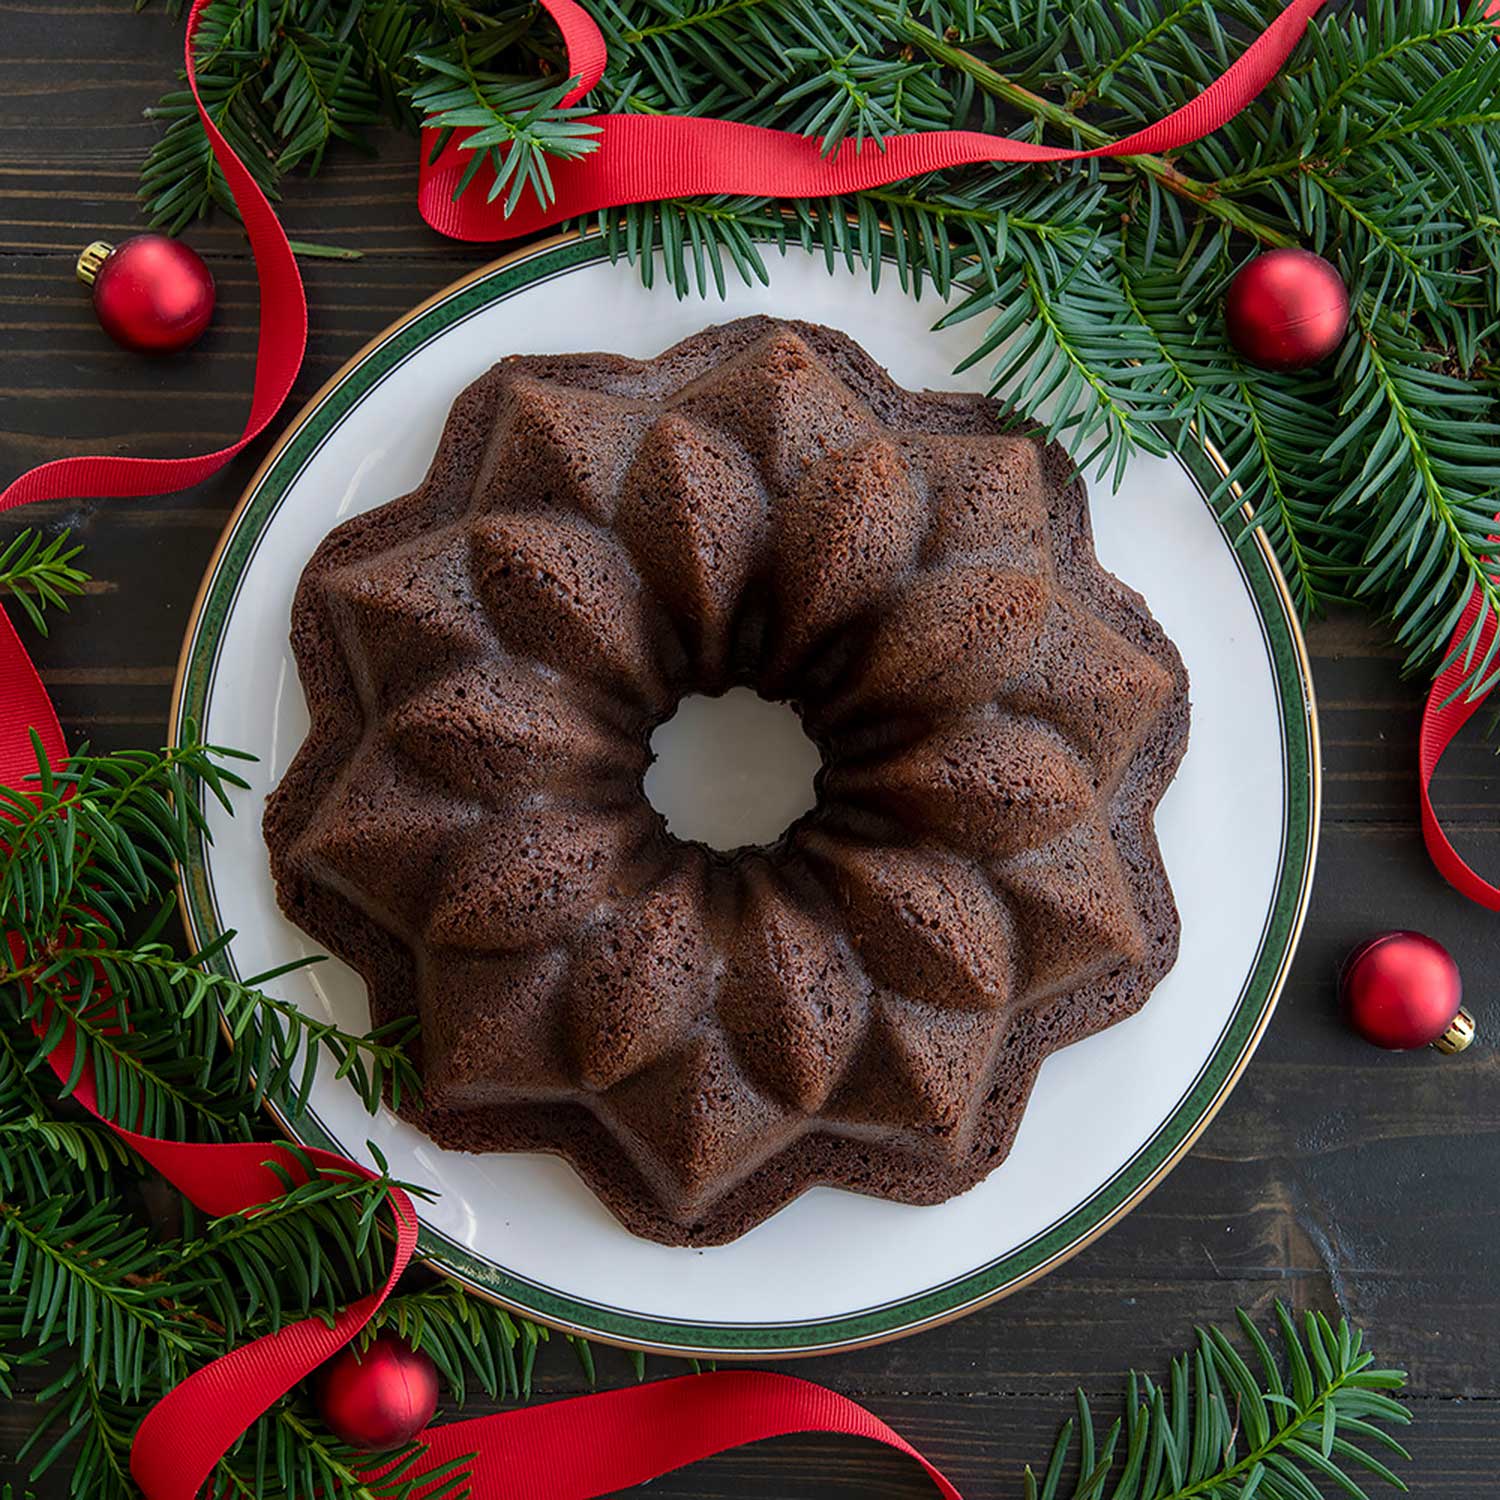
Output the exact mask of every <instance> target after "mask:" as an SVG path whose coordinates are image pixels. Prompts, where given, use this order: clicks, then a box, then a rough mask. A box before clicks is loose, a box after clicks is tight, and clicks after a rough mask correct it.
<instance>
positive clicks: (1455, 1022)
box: [1432, 1008, 1475, 1057]
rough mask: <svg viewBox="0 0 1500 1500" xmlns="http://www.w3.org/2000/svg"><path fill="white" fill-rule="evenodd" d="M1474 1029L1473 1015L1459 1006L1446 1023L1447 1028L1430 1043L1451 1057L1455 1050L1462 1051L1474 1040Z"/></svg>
mask: <svg viewBox="0 0 1500 1500" xmlns="http://www.w3.org/2000/svg"><path fill="white" fill-rule="evenodd" d="M1474 1030H1475V1027H1474V1017H1473V1016H1471V1015H1470V1014H1469V1013H1468V1011H1466V1010H1464V1009H1462V1008H1460V1010H1459V1012H1458V1014H1457V1015H1456V1016H1454V1018H1453V1019H1452V1020H1451V1021H1450V1022H1449V1023H1448V1029H1447V1030H1446V1031H1445V1032H1444V1033H1443V1034H1442V1036H1440V1037H1439V1038H1438V1039H1437V1040H1436V1041H1435V1042H1434V1043H1433V1044H1432V1045H1433V1046H1434V1047H1436V1048H1437V1050H1438V1051H1439V1052H1446V1053H1447V1054H1448V1055H1449V1056H1450V1057H1451V1056H1452V1055H1453V1053H1455V1052H1462V1051H1463V1050H1464V1048H1465V1047H1467V1046H1468V1045H1469V1043H1470V1042H1472V1041H1473V1040H1474Z"/></svg>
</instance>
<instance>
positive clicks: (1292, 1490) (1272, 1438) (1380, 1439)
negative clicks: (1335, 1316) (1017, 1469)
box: [1025, 1302, 1411, 1500]
mask: <svg viewBox="0 0 1500 1500" xmlns="http://www.w3.org/2000/svg"><path fill="white" fill-rule="evenodd" d="M1239 1322H1240V1329H1241V1331H1242V1332H1243V1334H1244V1336H1245V1339H1246V1341H1247V1343H1248V1344H1249V1346H1250V1349H1251V1358H1252V1359H1253V1360H1254V1361H1255V1364H1256V1366H1257V1367H1258V1371H1259V1373H1256V1372H1255V1371H1254V1370H1252V1368H1251V1366H1250V1364H1249V1363H1247V1361H1246V1360H1245V1357H1244V1356H1243V1355H1242V1354H1241V1353H1240V1352H1239V1350H1238V1349H1236V1348H1235V1346H1234V1344H1233V1343H1232V1342H1231V1341H1230V1339H1229V1338H1228V1336H1227V1335H1226V1334H1224V1333H1223V1332H1222V1331H1221V1330H1220V1329H1217V1328H1200V1329H1199V1330H1198V1344H1197V1347H1196V1348H1195V1349H1193V1350H1192V1351H1191V1352H1190V1353H1188V1354H1185V1355H1183V1356H1182V1357H1181V1358H1179V1359H1175V1360H1173V1361H1172V1366H1171V1373H1170V1375H1169V1378H1168V1379H1167V1381H1166V1382H1165V1383H1164V1384H1161V1385H1158V1384H1157V1383H1156V1382H1155V1381H1153V1380H1151V1379H1150V1377H1137V1376H1136V1375H1134V1374H1132V1375H1131V1377H1130V1384H1129V1388H1128V1391H1127V1395H1126V1400H1125V1414H1124V1415H1123V1416H1122V1417H1118V1418H1116V1419H1115V1421H1114V1422H1113V1423H1112V1424H1111V1426H1110V1428H1109V1430H1108V1431H1107V1432H1106V1433H1105V1435H1104V1437H1103V1439H1102V1441H1101V1440H1100V1438H1099V1436H1098V1433H1097V1430H1096V1428H1095V1425H1094V1418H1093V1413H1092V1412H1091V1410H1090V1408H1089V1401H1088V1398H1087V1396H1085V1395H1084V1393H1083V1392H1082V1391H1079V1393H1078V1415H1077V1418H1076V1419H1070V1420H1069V1421H1067V1422H1066V1423H1064V1424H1063V1427H1062V1430H1061V1431H1060V1432H1059V1433H1058V1437H1057V1442H1056V1444H1055V1446H1054V1447H1053V1450H1052V1457H1051V1460H1050V1461H1049V1463H1048V1464H1047V1467H1046V1470H1045V1471H1044V1472H1043V1475H1042V1478H1041V1480H1040V1481H1038V1479H1037V1477H1036V1475H1035V1474H1034V1473H1033V1472H1032V1470H1031V1468H1030V1466H1029V1465H1028V1466H1027V1469H1026V1475H1025V1500H1063V1497H1064V1496H1065V1495H1066V1496H1070V1497H1071V1500H1252V1497H1254V1496H1257V1495H1258V1496H1260V1497H1261V1500H1316V1497H1317V1496H1318V1495H1319V1493H1320V1491H1319V1489H1318V1485H1317V1483H1316V1481H1326V1482H1328V1483H1331V1484H1333V1485H1334V1486H1336V1487H1337V1488H1338V1490H1339V1491H1340V1492H1341V1493H1343V1494H1346V1495H1349V1496H1352V1497H1353V1500H1366V1495H1365V1490H1364V1487H1363V1485H1362V1484H1361V1483H1360V1481H1359V1479H1356V1478H1355V1475H1356V1473H1358V1474H1360V1477H1361V1478H1363V1476H1364V1475H1374V1476H1375V1477H1376V1478H1377V1479H1379V1480H1381V1481H1383V1482H1384V1483H1386V1484H1390V1485H1394V1486H1395V1487H1396V1488H1397V1489H1401V1490H1404V1489H1405V1488H1406V1485H1405V1484H1404V1483H1402V1481H1401V1480H1400V1478H1399V1477H1398V1476H1397V1475H1396V1474H1395V1473H1394V1472H1392V1470H1391V1469H1390V1467H1389V1466H1388V1465H1387V1464H1386V1463H1385V1462H1384V1461H1383V1460H1382V1459H1380V1458H1378V1457H1376V1456H1375V1454H1374V1453H1373V1452H1371V1451H1370V1450H1371V1448H1379V1449H1381V1450H1383V1451H1385V1452H1386V1453H1388V1454H1393V1455H1395V1456H1396V1457H1398V1458H1403V1459H1404V1458H1409V1457H1410V1455H1409V1454H1408V1453H1407V1451H1406V1450H1405V1449H1404V1448H1403V1447H1402V1446H1401V1444H1400V1443H1399V1442H1397V1441H1396V1439H1395V1438H1393V1437H1392V1436H1391V1435H1390V1433H1388V1432H1386V1431H1385V1430H1384V1429H1383V1428H1381V1427H1378V1426H1376V1425H1375V1424H1376V1421H1383V1422H1387V1423H1394V1424H1396V1425H1400V1426H1404V1425H1405V1424H1406V1423H1408V1422H1409V1421H1410V1420H1411V1414H1410V1412H1408V1411H1407V1410H1406V1408H1405V1407H1404V1406H1402V1405H1401V1404H1400V1403H1399V1402H1398V1401H1396V1400H1395V1399H1394V1398H1393V1397H1392V1396H1391V1395H1389V1394H1388V1393H1389V1392H1391V1391H1395V1390H1399V1389H1400V1388H1401V1387H1402V1386H1403V1385H1404V1384H1405V1380H1406V1377H1405V1375H1404V1374H1403V1372H1402V1371H1400V1370H1383V1369H1378V1368H1376V1366H1375V1359H1374V1356H1373V1355H1371V1354H1370V1353H1369V1352H1368V1351H1367V1350H1366V1349H1365V1347H1364V1339H1363V1336H1362V1335H1361V1334H1360V1332H1359V1330H1358V1329H1357V1328H1352V1327H1351V1326H1350V1325H1349V1323H1348V1321H1347V1320H1346V1319H1342V1318H1341V1319H1340V1320H1339V1323H1338V1326H1337V1327H1334V1325H1333V1324H1331V1323H1330V1322H1329V1321H1328V1319H1327V1318H1325V1317H1324V1316H1323V1315H1322V1314H1321V1313H1311V1312H1310V1313H1308V1314H1307V1315H1306V1316H1305V1318H1304V1320H1303V1330H1302V1332H1299V1331H1298V1328H1297V1325H1296V1323H1295V1322H1294V1321H1293V1319H1292V1316H1291V1314H1290V1313H1289V1312H1288V1311H1287V1310H1286V1308H1285V1307H1283V1306H1282V1304H1281V1303H1280V1302H1278V1303H1277V1304H1276V1323H1277V1330H1278V1331H1279V1333H1280V1340H1279V1342H1280V1344H1281V1348H1282V1356H1281V1358H1280V1359H1278V1358H1277V1356H1276V1355H1274V1354H1273V1353H1272V1351H1271V1345H1270V1343H1269V1342H1268V1341H1267V1339H1266V1337H1265V1335H1264V1334H1263V1333H1262V1332H1261V1331H1260V1329H1259V1328H1258V1327H1257V1326H1256V1323H1255V1321H1254V1319H1252V1318H1251V1317H1250V1316H1249V1315H1248V1314H1246V1313H1245V1312H1243V1311H1241V1312H1240V1314H1239ZM1283 1371H1285V1373H1283ZM1075 1438H1076V1439H1077V1447H1078V1454H1077V1465H1076V1469H1077V1472H1076V1481H1075V1483H1074V1485H1073V1487H1072V1488H1070V1489H1064V1487H1063V1484H1064V1474H1065V1472H1066V1467H1067V1463H1068V1459H1069V1457H1070V1455H1071V1453H1072V1450H1073V1442H1074V1439H1075Z"/></svg>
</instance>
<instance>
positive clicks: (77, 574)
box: [0, 529, 89, 635]
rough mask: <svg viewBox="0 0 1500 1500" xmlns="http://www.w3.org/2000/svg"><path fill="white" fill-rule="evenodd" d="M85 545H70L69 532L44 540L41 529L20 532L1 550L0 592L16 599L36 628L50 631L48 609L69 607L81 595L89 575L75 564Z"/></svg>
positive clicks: (42, 632) (44, 632) (41, 632)
mask: <svg viewBox="0 0 1500 1500" xmlns="http://www.w3.org/2000/svg"><path fill="white" fill-rule="evenodd" d="M82 551H83V548H82V547H70V546H69V545H68V534H67V532H65V531H64V532H60V533H59V534H58V535H56V536H54V537H53V538H52V540H51V541H44V540H43V538H42V534H41V533H40V532H38V531H31V530H29V529H28V530H26V531H18V532H17V533H16V534H15V536H13V537H12V538H11V539H10V541H9V542H8V543H7V544H6V546H5V548H4V549H3V550H0V593H3V594H5V595H6V596H7V597H8V598H11V599H14V600H15V602H16V603H17V604H19V605H20V606H21V608H22V610H24V611H25V614H26V618H27V619H28V620H30V621H31V624H32V628H33V629H35V630H36V631H38V632H39V633H40V634H42V635H46V633H47V617H46V610H48V609H49V608H50V609H60V610H63V611H64V612H66V611H67V608H68V599H69V598H70V597H72V596H75V595H77V594H81V593H82V592H83V590H84V586H85V585H86V584H87V583H88V582H89V575H88V574H87V573H85V572H83V571H82V570H81V569H79V568H75V567H74V566H73V559H74V558H75V557H77V556H78V555H79V553H80V552H82Z"/></svg>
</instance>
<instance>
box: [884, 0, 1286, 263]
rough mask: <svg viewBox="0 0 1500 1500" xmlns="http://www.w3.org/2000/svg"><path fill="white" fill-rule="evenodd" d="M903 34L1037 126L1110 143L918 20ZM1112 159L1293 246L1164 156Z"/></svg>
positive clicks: (1269, 240)
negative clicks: (1021, 112)
mask: <svg viewBox="0 0 1500 1500" xmlns="http://www.w3.org/2000/svg"><path fill="white" fill-rule="evenodd" d="M901 30H902V32H903V33H904V34H905V35H906V37H907V38H908V39H909V40H910V41H911V43H912V44H913V45H915V46H918V47H920V48H922V50H923V51H924V52H926V53H928V54H929V55H930V56H931V57H933V58H935V59H936V60H937V61H939V62H941V63H943V64H945V65H946V66H948V67H952V68H957V69H958V70H959V71H961V72H962V73H964V74H965V75H966V76H967V77H969V78H971V79H972V80H973V81H974V82H975V83H976V84H977V85H978V86H979V87H980V88H981V89H983V90H984V92H985V93H987V94H989V95H991V96H992V97H994V98H996V99H999V100H1000V101H1001V102H1002V103H1005V104H1009V105H1011V106H1012V107H1014V108H1016V109H1019V110H1021V111H1023V112H1024V113H1025V114H1027V115H1028V116H1029V117H1030V118H1031V119H1033V120H1035V121H1036V122H1037V123H1038V124H1040V125H1048V126H1052V127H1054V128H1056V129H1060V130H1063V131H1065V132H1067V133H1068V135H1069V136H1070V137H1072V138H1073V139H1075V140H1078V141H1081V142H1082V143H1083V144H1084V145H1085V146H1103V145H1107V144H1108V143H1109V141H1110V139H1111V136H1110V134H1109V132H1108V131H1106V130H1102V129H1100V128H1099V127H1098V126H1096V125H1092V124H1090V123H1089V122H1088V121H1086V120H1082V119H1080V118H1079V117H1078V116H1076V115H1075V114H1073V113H1072V112H1071V111H1070V110H1069V109H1068V108H1066V107H1065V106H1064V105H1061V104H1057V103H1055V102H1054V101H1052V100H1050V99H1045V98H1043V97H1042V96H1041V95H1040V94H1036V93H1034V92H1033V91H1032V90H1031V89H1028V88H1025V87H1023V86H1022V85H1021V84H1018V83H1016V82H1014V81H1013V80H1011V79H1010V78H1007V77H1006V76H1005V75H1004V74H1003V73H1001V72H999V71H998V70H997V69H996V68H994V67H992V66H991V65H990V64H989V63H987V62H985V61H984V60H983V59H982V58H979V57H976V56H975V55H974V54H973V53H972V52H967V51H965V50H964V49H963V48H962V47H958V46H955V45H954V44H953V43H951V42H949V41H946V40H945V39H944V38H943V37H940V36H939V35H938V34H937V33H936V32H934V31H933V30H932V29H931V28H930V27H928V26H924V25H923V24H922V23H921V22H920V21H918V20H915V19H914V18H912V17H909V16H908V17H905V18H903V20H902V21H901ZM1114 161H1115V162H1116V163H1117V164H1118V165H1120V166H1123V167H1128V168H1130V169H1132V170H1134V171H1137V172H1141V173H1144V174H1145V175H1146V176H1147V177H1149V178H1151V180H1152V181H1154V182H1156V183H1157V184H1158V185H1159V186H1161V187H1162V188H1165V189H1166V191H1167V192H1169V193H1173V194H1176V195H1177V196H1178V197H1181V198H1187V199H1190V200H1191V201H1192V202H1193V204H1194V205H1195V206H1196V207H1197V208H1199V209H1200V210H1202V211H1203V212H1205V213H1208V214H1212V215H1213V216H1214V217H1215V218H1217V219H1220V220H1222V221H1223V222H1224V223H1225V224H1226V225H1227V226H1229V227H1230V228H1231V229H1236V230H1238V231H1239V232H1240V233H1242V234H1248V235H1250V236H1252V237H1253V238H1254V239H1257V240H1259V241H1260V242H1261V243H1262V244H1264V245H1291V244H1295V243H1296V241H1295V240H1294V239H1293V238H1292V237H1291V236H1290V235H1288V234H1287V233H1286V231H1285V230H1283V229H1280V228H1278V227H1277V226H1276V225H1275V224H1274V223H1272V222H1271V221H1270V220H1269V219H1267V218H1264V217H1263V216H1261V215H1259V214H1257V213H1254V212H1252V211H1251V210H1249V209H1247V208H1245V207H1244V206H1242V205H1241V204H1239V203H1237V202H1235V201H1234V200H1232V199H1230V198H1226V197H1224V196H1222V190H1221V187H1219V186H1216V185H1215V184H1213V183H1209V182H1201V181H1199V180H1197V179H1196V178H1193V177H1189V176H1187V175H1186V174H1184V173H1183V172H1180V171H1179V170H1178V169H1177V168H1176V167H1175V166H1173V164H1172V163H1171V162H1169V161H1168V160H1167V159H1166V158H1165V157H1163V156H1121V157H1116V158H1114Z"/></svg>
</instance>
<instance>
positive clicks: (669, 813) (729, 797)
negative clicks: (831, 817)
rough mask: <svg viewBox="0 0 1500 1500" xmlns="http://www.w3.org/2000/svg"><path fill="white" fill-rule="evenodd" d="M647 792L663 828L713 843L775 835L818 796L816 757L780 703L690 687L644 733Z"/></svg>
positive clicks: (744, 692)
mask: <svg viewBox="0 0 1500 1500" xmlns="http://www.w3.org/2000/svg"><path fill="white" fill-rule="evenodd" d="M651 753H652V755H653V757H654V759H653V760H652V762H651V766H650V768H649V769H648V770H647V772H646V796H647V797H648V798H649V799H650V802H651V805H652V807H654V808H655V809H656V810H657V812H659V813H660V814H661V815H662V817H664V818H665V819H666V820H667V831H668V832H669V833H671V834H673V835H674V836H675V837H677V838H680V839H687V840H690V841H693V842H696V843H701V844H707V845H708V846H709V847H710V848H712V849H739V848H743V847H744V846H745V845H747V844H771V843H775V841H776V840H777V839H779V838H780V837H781V835H782V834H783V833H785V832H786V830H787V829H788V828H789V827H790V826H791V825H792V824H793V823H795V822H796V821H797V819H798V818H800V817H801V816H802V815H803V814H804V813H806V812H808V811H810V810H811V808H812V806H813V804H814V803H815V802H816V800H817V794H816V792H815V791H814V789H813V779H814V777H816V775H817V774H818V768H819V766H820V765H821V764H822V758H821V757H820V756H819V754H818V749H817V746H815V745H814V744H813V742H812V741H811V740H810V739H808V737H807V735H806V733H805V732H804V731H803V728H802V721H801V720H800V719H799V718H798V717H797V715H796V713H795V712H794V711H793V710H792V709H791V708H790V707H789V706H788V705H787V704H785V703H772V702H769V701H768V700H767V699H765V698H762V697H761V696H760V695H759V694H758V693H756V692H754V691H753V690H752V689H750V688H747V687H736V688H730V690H729V691H728V692H727V693H725V694H723V696H721V697H717V698H710V697H708V696H707V695H706V694H703V693H692V694H690V695H689V696H688V697H686V698H684V699H683V700H682V702H681V703H680V704H678V706H677V712H676V713H674V714H673V715H672V717H671V718H670V719H667V720H665V721H664V722H663V723H662V724H660V725H658V726H657V728H656V732H655V733H654V734H653V735H652V736H651Z"/></svg>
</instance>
